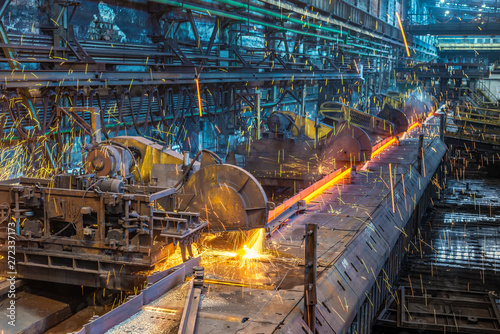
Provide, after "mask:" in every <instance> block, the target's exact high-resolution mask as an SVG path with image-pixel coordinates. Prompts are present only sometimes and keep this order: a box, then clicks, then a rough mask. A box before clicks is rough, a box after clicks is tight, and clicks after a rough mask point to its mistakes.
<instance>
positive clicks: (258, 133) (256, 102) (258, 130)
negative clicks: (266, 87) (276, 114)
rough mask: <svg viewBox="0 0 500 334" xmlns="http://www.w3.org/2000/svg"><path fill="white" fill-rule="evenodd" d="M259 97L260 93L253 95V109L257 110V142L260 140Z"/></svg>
mask: <svg viewBox="0 0 500 334" xmlns="http://www.w3.org/2000/svg"><path fill="white" fill-rule="evenodd" d="M260 97H261V92H257V94H255V109H256V110H257V140H259V139H260Z"/></svg>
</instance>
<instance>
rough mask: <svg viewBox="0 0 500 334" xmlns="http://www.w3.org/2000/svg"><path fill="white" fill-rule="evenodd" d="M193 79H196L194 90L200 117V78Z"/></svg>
mask: <svg viewBox="0 0 500 334" xmlns="http://www.w3.org/2000/svg"><path fill="white" fill-rule="evenodd" d="M194 81H196V91H197V92H198V110H199V112H200V117H201V116H202V111H201V94H200V79H198V78H196V79H194Z"/></svg>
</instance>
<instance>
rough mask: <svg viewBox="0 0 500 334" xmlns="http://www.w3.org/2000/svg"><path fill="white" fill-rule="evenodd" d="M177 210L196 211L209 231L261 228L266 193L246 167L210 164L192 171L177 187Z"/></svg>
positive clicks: (265, 204)
mask: <svg viewBox="0 0 500 334" xmlns="http://www.w3.org/2000/svg"><path fill="white" fill-rule="evenodd" d="M177 210H178V211H189V212H199V213H200V219H203V220H207V221H208V223H209V229H210V231H211V232H222V231H241V230H250V229H254V228H263V227H265V226H266V224H267V197H266V194H265V192H264V190H263V189H262V187H261V185H260V184H259V182H258V181H257V180H256V179H255V178H254V177H253V176H252V175H251V174H250V173H248V172H247V171H246V170H244V169H242V168H240V167H237V166H233V165H228V164H213V165H209V166H206V167H203V168H201V169H200V170H199V171H197V172H196V173H194V174H193V175H192V176H191V177H190V178H189V179H188V181H187V182H186V183H185V184H184V186H183V187H182V188H181V193H180V194H179V196H178V199H177Z"/></svg>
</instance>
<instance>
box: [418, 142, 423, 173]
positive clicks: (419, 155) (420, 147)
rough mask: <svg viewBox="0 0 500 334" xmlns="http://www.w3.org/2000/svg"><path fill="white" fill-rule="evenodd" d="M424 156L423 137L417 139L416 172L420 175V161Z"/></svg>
mask: <svg viewBox="0 0 500 334" xmlns="http://www.w3.org/2000/svg"><path fill="white" fill-rule="evenodd" d="M423 156H424V135H420V136H419V137H418V165H417V166H418V172H419V173H420V175H422V159H423Z"/></svg>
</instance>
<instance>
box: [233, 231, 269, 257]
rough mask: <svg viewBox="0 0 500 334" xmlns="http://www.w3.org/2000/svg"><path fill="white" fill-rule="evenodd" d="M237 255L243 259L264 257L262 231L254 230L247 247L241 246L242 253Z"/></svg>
mask: <svg viewBox="0 0 500 334" xmlns="http://www.w3.org/2000/svg"><path fill="white" fill-rule="evenodd" d="M238 253H239V254H242V258H243V259H258V258H261V257H262V256H263V255H264V229H263V228H259V229H256V230H254V231H253V233H252V235H251V236H250V239H249V240H248V245H243V249H242V251H241V250H240V251H239V252H238Z"/></svg>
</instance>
